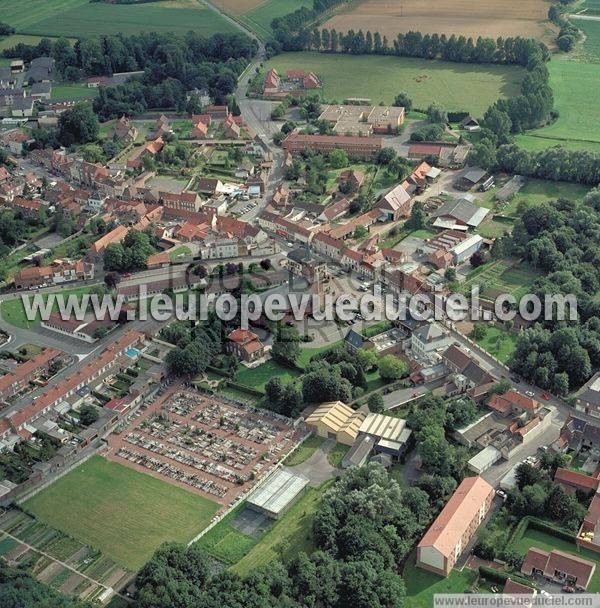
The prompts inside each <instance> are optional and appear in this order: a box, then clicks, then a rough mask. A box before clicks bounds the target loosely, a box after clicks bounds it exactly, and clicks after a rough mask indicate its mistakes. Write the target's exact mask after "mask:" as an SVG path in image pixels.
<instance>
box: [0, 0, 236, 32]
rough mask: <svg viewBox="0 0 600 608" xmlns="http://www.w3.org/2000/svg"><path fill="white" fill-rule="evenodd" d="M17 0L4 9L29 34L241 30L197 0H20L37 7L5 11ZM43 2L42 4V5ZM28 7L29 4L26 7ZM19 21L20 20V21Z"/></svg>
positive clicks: (13, 22)
mask: <svg viewBox="0 0 600 608" xmlns="http://www.w3.org/2000/svg"><path fill="white" fill-rule="evenodd" d="M3 4H6V5H11V6H12V5H15V4H17V3H15V2H7V1H6V0H4V1H3V0H0V13H4V14H6V16H7V19H8V21H9V23H11V25H16V26H17V27H18V29H19V31H21V32H23V33H26V34H35V35H40V36H44V35H48V36H72V35H73V32H76V33H77V35H78V36H80V37H83V38H85V37H90V36H100V35H102V34H117V33H119V32H122V33H124V34H139V33H141V32H174V33H176V34H185V33H187V32H188V31H190V30H194V31H195V32H196V33H197V34H200V35H207V36H210V35H211V34H215V33H217V32H223V33H229V32H237V31H238V30H237V28H235V26H234V25H233V24H231V23H230V22H229V21H227V20H226V19H225V18H223V17H221V15H219V14H218V13H217V12H216V11H213V10H210V9H209V8H206V6H204V5H203V4H201V3H200V2H195V1H194V0H165V1H163V2H149V3H140V4H108V3H104V2H92V3H90V2H87V0H40V1H37V0H33V2H27V3H18V4H24V5H26V6H27V7H29V6H31V5H32V4H33V5H35V7H32V8H33V10H30V11H29V13H30V14H29V15H24V16H23V18H17V17H13V16H11V15H10V14H9V12H8V11H7V12H3V11H2V5H3ZM38 5H39V6H38ZM23 8H25V6H24V7H23ZM17 21H18V24H17Z"/></svg>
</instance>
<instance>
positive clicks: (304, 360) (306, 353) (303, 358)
mask: <svg viewBox="0 0 600 608" xmlns="http://www.w3.org/2000/svg"><path fill="white" fill-rule="evenodd" d="M340 344H341V340H340V341H339V342H333V343H332V344H325V346H317V347H307V348H304V347H303V346H302V345H301V346H300V356H299V357H298V360H297V361H296V363H297V364H298V367H302V368H304V367H306V366H307V365H308V363H309V361H310V359H311V357H314V356H315V355H320V354H321V353H324V352H325V351H327V350H331V349H332V348H336V347H338V346H339V345H340Z"/></svg>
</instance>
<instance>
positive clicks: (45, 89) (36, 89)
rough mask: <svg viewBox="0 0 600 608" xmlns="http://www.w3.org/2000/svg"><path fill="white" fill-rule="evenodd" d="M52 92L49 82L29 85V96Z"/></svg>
mask: <svg viewBox="0 0 600 608" xmlns="http://www.w3.org/2000/svg"><path fill="white" fill-rule="evenodd" d="M51 91H52V85H51V84H50V83H49V82H36V83H35V84H32V85H31V90H30V94H31V95H42V94H44V93H50V92H51Z"/></svg>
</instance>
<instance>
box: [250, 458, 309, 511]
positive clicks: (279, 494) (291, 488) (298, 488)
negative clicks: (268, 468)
mask: <svg viewBox="0 0 600 608" xmlns="http://www.w3.org/2000/svg"><path fill="white" fill-rule="evenodd" d="M307 485H308V479H306V477H301V476H300V475H296V474H294V473H290V472H289V471H286V470H285V469H278V470H277V471H275V472H274V473H273V474H272V475H271V476H270V477H268V478H267V479H266V480H265V482H264V483H263V484H261V485H260V486H259V487H258V488H257V489H256V490H254V491H253V492H252V494H250V496H249V497H248V501H247V504H248V506H249V507H250V508H252V509H254V510H255V511H259V512H260V513H264V514H265V515H267V516H268V517H271V518H272V519H279V517H281V515H283V514H284V513H285V512H286V511H287V510H288V509H289V508H290V507H291V506H292V505H293V504H294V502H296V500H297V499H298V498H299V496H300V495H301V494H302V492H304V490H305V489H306V486H307Z"/></svg>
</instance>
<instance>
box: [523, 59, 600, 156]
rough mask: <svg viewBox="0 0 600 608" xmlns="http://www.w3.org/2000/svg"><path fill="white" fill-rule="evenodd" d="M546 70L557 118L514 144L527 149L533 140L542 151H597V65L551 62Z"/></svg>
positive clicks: (599, 92)
mask: <svg viewBox="0 0 600 608" xmlns="http://www.w3.org/2000/svg"><path fill="white" fill-rule="evenodd" d="M548 69H549V71H550V86H551V87H552V90H553V91H554V101H555V103H554V106H555V107H556V108H557V109H558V111H559V112H560V117H559V118H558V120H557V121H556V122H555V123H553V124H551V125H549V126H548V127H544V128H542V129H535V130H533V131H529V132H527V133H526V134H525V135H524V136H520V137H518V138H517V142H518V143H519V144H520V145H523V146H524V147H528V143H530V142H531V140H532V139H536V138H537V139H542V141H543V142H544V145H543V147H546V148H549V147H552V146H556V145H566V144H568V146H566V147H570V148H572V149H582V150H592V151H598V150H600V88H599V87H598V65H594V64H586V63H578V62H576V61H569V60H565V59H562V60H561V59H554V58H553V59H552V61H550V63H548ZM533 145H534V146H535V145H537V142H534V144H533ZM543 147H541V148H539V149H543ZM534 149H535V147H534Z"/></svg>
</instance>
